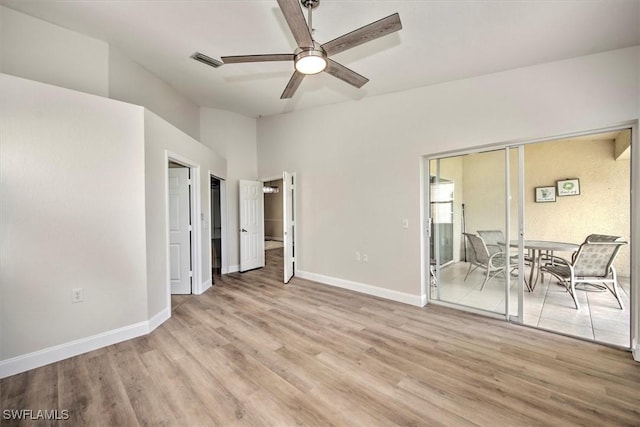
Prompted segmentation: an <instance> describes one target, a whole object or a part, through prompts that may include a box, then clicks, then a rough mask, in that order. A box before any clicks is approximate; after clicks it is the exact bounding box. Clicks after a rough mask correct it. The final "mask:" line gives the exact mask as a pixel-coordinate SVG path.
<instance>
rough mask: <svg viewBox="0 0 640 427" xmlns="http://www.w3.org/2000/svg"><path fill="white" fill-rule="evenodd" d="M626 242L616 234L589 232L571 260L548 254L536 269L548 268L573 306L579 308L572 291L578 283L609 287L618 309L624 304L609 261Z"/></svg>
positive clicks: (607, 288) (545, 269)
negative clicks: (545, 260) (544, 261)
mask: <svg viewBox="0 0 640 427" xmlns="http://www.w3.org/2000/svg"><path fill="white" fill-rule="evenodd" d="M626 244H627V242H625V241H623V240H620V237H618V236H608V235H603V234H591V235H589V236H587V238H586V239H585V241H584V242H583V243H582V244H581V245H580V248H579V249H578V251H577V252H575V253H574V254H573V257H572V259H571V261H569V260H567V259H565V258H561V257H558V256H555V255H554V256H550V257H549V258H548V259H547V263H546V264H544V265H542V266H541V267H540V271H545V272H548V273H549V274H551V275H553V276H554V277H556V278H557V279H558V280H559V281H560V283H562V284H563V285H564V286H565V288H566V289H567V292H568V293H569V294H570V295H571V298H573V303H574V304H575V306H576V310H578V309H580V305H579V304H578V299H577V298H576V294H575V292H576V285H578V284H580V285H582V286H585V285H588V286H594V287H596V288H598V289H600V290H609V291H610V292H611V293H612V294H613V296H614V297H615V298H616V300H617V301H618V305H619V306H620V309H621V310H622V309H624V305H623V304H622V300H621V299H620V288H619V286H618V277H617V275H616V269H615V268H614V266H613V261H614V260H615V258H616V255H618V252H619V251H620V248H621V247H622V245H626ZM609 284H611V286H609ZM578 289H580V288H578Z"/></svg>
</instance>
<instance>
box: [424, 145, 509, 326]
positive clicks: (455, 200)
mask: <svg viewBox="0 0 640 427" xmlns="http://www.w3.org/2000/svg"><path fill="white" fill-rule="evenodd" d="M517 156H518V151H517V150H516V149H511V150H509V149H500V150H492V151H485V152H478V153H469V154H463V155H458V156H450V157H440V158H436V159H432V160H430V161H429V168H428V169H429V186H428V188H429V194H428V197H427V198H428V200H429V213H430V239H429V240H430V253H431V260H430V270H431V272H432V274H433V277H432V280H431V288H430V297H431V299H435V300H438V301H442V302H447V303H453V304H458V305H463V306H466V307H470V308H473V309H477V310H483V311H487V312H491V313H494V314H500V315H505V316H506V315H507V313H508V312H510V313H511V314H512V315H515V316H518V312H517V299H516V303H515V304H514V303H509V301H508V298H507V296H508V289H510V288H511V285H512V284H515V283H516V282H517V280H516V279H517V272H518V269H517V256H516V255H517V247H516V248H515V249H508V247H509V240H510V239H517V230H518V227H517V224H518V222H517V209H516V210H515V212H516V214H515V215H514V216H513V218H514V219H515V221H514V220H512V221H508V220H507V218H508V217H507V215H509V218H511V214H510V209H508V207H507V206H506V203H505V200H507V198H508V196H509V194H508V193H510V192H512V190H511V187H512V186H513V185H514V184H513V183H512V181H513V182H515V187H514V189H515V191H513V192H514V193H515V197H514V196H513V195H511V200H512V204H513V203H514V201H515V203H516V207H517V194H518V191H517V182H518V179H517V178H518V177H517V167H515V168H510V164H511V163H512V162H513V161H515V162H516V166H517ZM511 157H514V160H512V159H511ZM512 170H513V171H515V179H511V178H510V177H509V179H507V178H508V174H510V173H511V172H510V171H512ZM512 223H513V224H514V226H513V227H511V225H510V224H512ZM511 255H514V257H511ZM514 295H515V296H517V294H514ZM514 309H515V310H514ZM507 310H509V311H507Z"/></svg>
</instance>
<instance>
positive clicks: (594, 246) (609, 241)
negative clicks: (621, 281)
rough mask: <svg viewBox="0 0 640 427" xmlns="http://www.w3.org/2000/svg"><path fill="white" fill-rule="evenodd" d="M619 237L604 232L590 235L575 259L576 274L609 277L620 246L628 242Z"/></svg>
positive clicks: (579, 275)
mask: <svg viewBox="0 0 640 427" xmlns="http://www.w3.org/2000/svg"><path fill="white" fill-rule="evenodd" d="M618 239H620V237H618V236H607V235H603V234H592V235H590V236H588V237H587V238H586V239H585V241H584V243H583V244H582V245H580V249H578V252H577V253H576V256H575V258H574V260H573V268H574V274H575V275H576V276H578V277H602V278H604V277H607V276H608V275H609V269H610V267H611V265H612V264H613V261H614V260H615V258H616V255H617V254H618V251H619V250H620V247H621V246H622V245H626V244H627V242H625V241H620V240H618Z"/></svg>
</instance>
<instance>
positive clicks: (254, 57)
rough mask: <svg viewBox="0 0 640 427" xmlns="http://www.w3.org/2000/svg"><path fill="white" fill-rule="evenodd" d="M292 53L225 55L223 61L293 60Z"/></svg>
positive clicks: (228, 62) (230, 62)
mask: <svg viewBox="0 0 640 427" xmlns="http://www.w3.org/2000/svg"><path fill="white" fill-rule="evenodd" d="M293 57H294V56H293V54H292V53H277V54H267V55H238V56H223V57H221V58H220V59H222V62H224V63H225V64H239V63H241V62H267V61H293Z"/></svg>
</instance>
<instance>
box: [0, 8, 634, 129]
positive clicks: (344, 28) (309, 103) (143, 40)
mask: <svg viewBox="0 0 640 427" xmlns="http://www.w3.org/2000/svg"><path fill="white" fill-rule="evenodd" d="M0 3H2V4H4V5H6V6H8V7H10V8H12V9H15V10H18V11H22V12H24V13H26V14H29V15H32V16H35V17H37V18H41V19H43V20H46V21H49V22H53V23H55V24H58V25H60V26H62V27H65V28H69V29H71V30H74V31H78V32H80V33H84V34H87V35H89V36H92V37H95V38H98V39H101V40H104V41H106V42H108V43H110V44H111V45H113V46H116V47H117V48H119V49H120V50H122V51H123V52H124V53H125V54H127V55H128V56H130V57H131V58H133V59H135V60H136V61H137V62H139V63H140V64H142V65H143V66H144V67H145V68H147V69H148V70H150V71H151V72H153V73H154V74H156V75H157V76H158V77H160V78H161V79H163V80H164V81H166V82H168V83H169V84H171V85H172V86H173V87H174V88H176V89H177V90H178V91H179V92H181V93H183V94H184V95H185V96H187V97H188V98H190V99H191V100H192V101H194V102H195V103H197V104H198V105H200V106H204V107H212V108H220V109H225V110H230V111H235V112H237V113H241V114H244V115H247V116H251V117H257V116H260V115H262V116H266V115H273V114H279V113H283V112H288V111H292V110H297V109H302V108H309V107H313V106H319V105H326V104H332V103H336V102H343V101H348V100H357V99H361V98H363V97H368V96H375V95H379V94H383V93H389V92H397V91H402V90H407V89H411V88H415V87H420V86H426V85H432V84H436V83H442V82H447V81H452V80H457V79H462V78H467V77H472V76H478V75H483V74H488V73H495V72H498V71H503V70H508V69H514V68H519V67H525V66H529V65H534V64H540V63H545V62H549V61H556V60H562V59H566V58H573V57H577V56H582V55H588V54H592V53H597V52H603V51H607V50H612V49H618V48H623V47H629V46H634V45H638V44H640V0H606V1H583V0H580V1H571V0H562V1H551V0H549V1H508V0H503V1H479V0H477V1H419V0H413V1H399V0H389V1H383V0H377V1H349V0H321V4H320V6H319V8H317V9H316V10H315V11H314V14H313V26H314V28H315V32H314V38H315V39H316V40H317V41H318V42H320V43H324V42H327V41H329V40H332V39H334V38H336V37H338V36H340V35H342V34H345V33H347V32H350V31H352V30H354V29H356V28H359V27H361V26H363V25H366V24H368V23H370V22H372V21H375V20H378V19H380V18H383V17H385V16H387V15H390V14H392V13H394V12H399V13H400V18H401V20H402V24H403V29H402V30H400V31H399V32H397V33H394V34H391V35H388V36H386V37H383V38H380V39H377V40H375V41H372V42H369V43H366V44H364V45H361V46H358V47H355V48H353V49H351V50H348V51H346V52H343V53H340V54H337V55H335V56H334V57H333V59H334V60H336V61H338V62H340V63H342V64H343V65H345V66H347V67H349V68H351V69H352V70H354V71H356V72H358V73H360V74H362V75H364V76H365V77H368V78H369V79H370V81H369V83H367V84H366V85H365V86H364V87H363V88H362V89H355V88H353V87H351V86H349V85H348V84H346V83H344V82H343V81H341V80H338V79H336V78H334V77H332V76H330V75H328V74H327V73H321V74H319V75H316V76H308V77H306V78H305V80H304V81H303V82H302V84H301V85H300V88H299V89H298V91H297V93H296V94H295V96H294V97H293V98H292V99H290V100H281V99H280V94H281V93H282V91H283V89H284V87H285V86H286V84H287V82H288V81H289V78H290V76H291V74H292V72H293V63H289V62H272V63H253V64H227V65H223V66H222V67H220V68H217V69H214V68H211V67H208V66H206V65H203V64H201V63H199V62H196V61H194V60H193V59H190V56H191V55H192V54H193V53H194V52H196V51H200V52H202V53H204V54H206V55H209V56H211V57H213V58H216V59H219V58H220V56H224V55H244V54H260V53H292V52H293V50H294V49H295V47H296V46H295V41H294V39H293V36H292V35H291V33H290V31H289V29H288V27H287V24H286V21H285V20H284V17H283V15H282V13H281V12H280V9H279V8H278V4H277V2H276V0H246V1H241V0H232V1H219V0H0Z"/></svg>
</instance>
